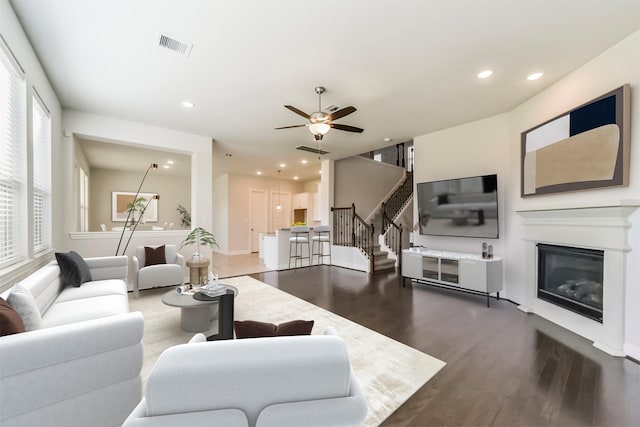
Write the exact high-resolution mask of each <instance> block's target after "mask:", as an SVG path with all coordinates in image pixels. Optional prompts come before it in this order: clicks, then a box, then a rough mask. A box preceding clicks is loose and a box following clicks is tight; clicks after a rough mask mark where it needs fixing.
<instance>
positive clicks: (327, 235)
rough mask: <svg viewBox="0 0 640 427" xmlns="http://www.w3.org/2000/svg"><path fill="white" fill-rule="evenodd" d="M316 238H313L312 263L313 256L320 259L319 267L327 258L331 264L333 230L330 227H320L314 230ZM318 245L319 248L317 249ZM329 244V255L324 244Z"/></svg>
mask: <svg viewBox="0 0 640 427" xmlns="http://www.w3.org/2000/svg"><path fill="white" fill-rule="evenodd" d="M313 233H314V236H313V237H312V238H311V261H313V256H314V255H316V256H317V257H318V265H320V264H321V261H324V258H325V257H329V264H331V228H330V227H329V226H328V225H319V226H317V227H314V228H313ZM316 243H317V247H316ZM325 243H328V244H329V253H328V254H325V253H324V244H325Z"/></svg>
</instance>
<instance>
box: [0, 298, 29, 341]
mask: <svg viewBox="0 0 640 427" xmlns="http://www.w3.org/2000/svg"><path fill="white" fill-rule="evenodd" d="M24 330H25V329H24V323H23V322H22V317H20V315H19V314H18V312H17V311H15V310H14V309H13V307H12V306H11V304H9V303H8V302H6V301H5V300H4V299H2V298H0V337H3V336H5V335H11V334H19V333H20V332H24Z"/></svg>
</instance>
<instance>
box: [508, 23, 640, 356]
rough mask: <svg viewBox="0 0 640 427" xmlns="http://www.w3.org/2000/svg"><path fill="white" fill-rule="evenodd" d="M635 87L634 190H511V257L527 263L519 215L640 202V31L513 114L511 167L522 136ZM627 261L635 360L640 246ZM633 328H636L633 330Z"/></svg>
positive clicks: (517, 291)
mask: <svg viewBox="0 0 640 427" xmlns="http://www.w3.org/2000/svg"><path fill="white" fill-rule="evenodd" d="M625 83H630V84H631V144H630V145H631V150H630V154H631V167H630V177H629V186H626V187H618V188H608V189H598V190H588V191H576V192H572V193H562V194H554V195H546V196H538V197H527V198H521V197H520V189H519V187H518V186H514V187H513V188H511V191H510V194H509V195H508V198H509V200H511V201H512V206H511V209H510V210H509V213H508V214H509V215H510V217H509V218H508V222H509V223H510V224H512V227H511V228H512V230H513V233H509V234H508V236H507V237H508V242H507V247H508V253H509V256H510V257H513V258H515V259H521V258H522V257H524V254H525V244H524V242H523V241H522V239H521V238H520V235H521V227H520V220H519V217H518V215H517V214H516V213H515V211H517V210H526V209H536V208H544V207H555V206H577V205H582V204H591V205H601V204H606V203H618V202H620V200H623V199H640V149H639V148H640V108H638V106H640V31H637V32H635V33H634V34H632V35H631V36H629V37H628V38H626V39H625V40H623V41H621V42H620V43H618V44H617V45H615V46H613V47H612V48H610V49H608V50H607V51H605V52H604V53H602V54H601V55H599V56H598V57H596V58H594V59H593V60H591V61H589V62H588V63H586V64H585V65H583V66H582V67H580V68H578V69H577V70H575V71H574V72H573V73H571V74H570V75H568V76H567V77H565V78H563V79H562V80H560V81H559V82H557V83H556V84H554V85H552V86H551V87H549V88H548V89H546V90H545V91H543V92H542V93H540V94H539V95H537V96H535V97H534V98H532V99H530V100H529V101H527V102H525V103H524V104H522V105H520V106H518V107H517V108H516V109H514V110H513V111H512V112H511V115H510V119H511V136H510V140H511V144H512V145H511V147H512V150H511V153H510V160H509V161H510V162H511V163H512V164H514V165H519V162H520V149H519V148H520V142H519V141H520V133H521V132H523V131H525V130H527V129H530V128H531V127H533V126H535V125H537V124H539V123H542V122H544V121H546V120H548V119H551V118H553V117H556V116H558V115H559V114H562V113H564V112H566V111H568V110H571V109H572V108H575V107H577V106H579V105H581V104H583V103H585V102H588V101H590V100H591V99H593V98H596V97H598V96H600V95H602V94H604V93H606V92H609V91H610V90H612V89H615V88H617V87H619V86H622V85H623V84H625ZM519 174H520V169H519V167H518V168H514V174H513V177H512V179H513V181H514V182H515V183H518V184H519V182H520V176H519ZM633 218H634V221H633V227H632V229H631V233H632V238H631V240H632V241H630V242H629V244H632V243H637V242H638V240H639V239H638V234H639V233H640V221H639V218H638V215H634V217H633ZM631 249H632V251H631V252H629V254H628V256H627V289H626V293H627V297H626V301H627V306H626V309H625V311H626V325H627V328H626V343H627V344H626V347H629V346H632V347H634V348H635V349H636V350H635V351H636V352H635V354H634V357H636V358H640V328H637V327H636V326H637V325H639V324H640V310H639V308H640V307H639V305H638V301H640V267H638V266H637V264H638V252H639V251H640V247H638V246H636V247H633V246H632V247H631ZM516 265H517V267H516V266H514V265H512V266H511V268H510V269H509V270H508V271H507V275H506V276H505V279H506V282H507V283H509V285H510V288H511V292H510V296H511V297H513V298H515V299H516V300H518V301H520V299H521V297H522V295H523V292H524V285H525V275H524V268H521V265H522V262H520V263H517V264H516ZM631 326H633V327H631Z"/></svg>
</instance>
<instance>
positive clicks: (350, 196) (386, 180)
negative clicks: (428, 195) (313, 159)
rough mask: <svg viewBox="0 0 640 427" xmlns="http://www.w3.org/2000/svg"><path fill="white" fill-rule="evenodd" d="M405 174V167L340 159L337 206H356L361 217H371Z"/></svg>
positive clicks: (336, 178) (336, 171) (336, 179)
mask: <svg viewBox="0 0 640 427" xmlns="http://www.w3.org/2000/svg"><path fill="white" fill-rule="evenodd" d="M403 174H404V170H403V169H402V168H399V167H397V166H392V165H388V164H386V163H381V162H377V161H375V160H371V159H365V158H364V157H359V156H354V157H349V158H346V159H342V160H336V161H335V165H334V203H335V205H334V207H336V208H346V207H349V206H351V203H355V205H356V212H357V213H358V215H360V216H361V217H362V218H367V217H368V216H369V215H370V214H371V213H372V212H373V210H374V209H375V208H376V207H377V206H378V205H379V204H380V202H381V201H382V200H383V199H384V198H385V196H387V195H388V194H389V191H391V189H392V188H393V186H394V185H396V184H397V183H398V181H399V180H400V179H401V178H402V175H403ZM323 175H324V171H323Z"/></svg>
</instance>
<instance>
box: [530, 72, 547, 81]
mask: <svg viewBox="0 0 640 427" xmlns="http://www.w3.org/2000/svg"><path fill="white" fill-rule="evenodd" d="M543 74H544V73H533V74H529V75H528V76H527V80H538V79H539V78H540V77H542V76H543Z"/></svg>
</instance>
